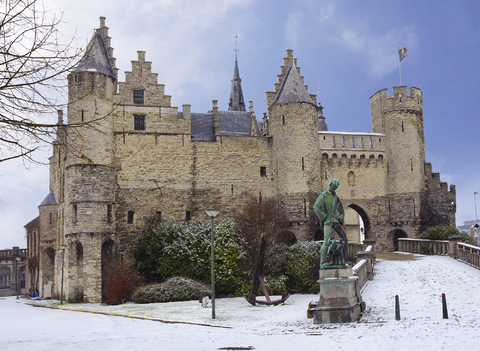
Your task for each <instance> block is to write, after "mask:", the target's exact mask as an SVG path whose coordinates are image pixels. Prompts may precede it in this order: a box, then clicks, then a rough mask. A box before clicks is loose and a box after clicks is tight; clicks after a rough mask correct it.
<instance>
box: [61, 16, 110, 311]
mask: <svg viewBox="0 0 480 351" xmlns="http://www.w3.org/2000/svg"><path fill="white" fill-rule="evenodd" d="M112 54H113V48H111V47H110V37H109V36H108V28H107V27H105V18H104V17H100V28H99V29H97V30H96V31H95V33H94V35H93V37H92V39H91V41H90V43H89V45H88V47H87V50H86V53H85V56H84V57H83V59H82V60H81V61H80V63H79V64H78V65H77V66H76V67H75V68H74V69H73V71H72V72H71V73H70V74H69V75H68V93H69V94H68V97H69V107H68V129H67V132H68V138H67V141H66V147H67V152H66V154H65V157H64V159H63V160H60V161H59V162H64V163H65V173H64V181H63V184H64V186H63V188H64V199H61V200H63V201H62V202H63V203H61V204H59V207H60V212H59V222H60V223H59V228H60V234H59V243H58V244H59V245H61V244H64V245H66V246H67V248H66V250H65V266H66V267H67V270H66V272H68V273H67V277H66V279H65V282H66V284H65V294H64V296H66V298H67V299H68V300H69V301H96V302H98V301H100V300H101V298H102V296H101V291H102V279H104V278H105V269H106V264H107V263H108V262H107V261H108V259H109V258H111V257H112V250H113V249H114V247H115V245H113V241H112V239H111V238H112V234H113V233H115V227H114V226H115V218H114V213H115V211H114V206H115V184H116V181H115V170H114V168H113V161H112V159H113V154H114V139H113V113H112V112H113V111H114V108H115V105H114V103H113V96H114V94H115V93H116V84H117V74H116V69H115V66H114V62H115V61H114V59H113V58H112ZM59 251H60V250H59ZM58 269H59V268H57V273H58ZM102 271H103V273H102ZM56 275H57V276H59V275H61V274H56ZM59 286H60V285H59V284H57V287H59Z"/></svg>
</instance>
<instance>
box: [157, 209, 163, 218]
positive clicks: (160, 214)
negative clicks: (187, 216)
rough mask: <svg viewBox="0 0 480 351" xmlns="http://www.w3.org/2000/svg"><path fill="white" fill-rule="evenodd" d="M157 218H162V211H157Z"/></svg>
mask: <svg viewBox="0 0 480 351" xmlns="http://www.w3.org/2000/svg"><path fill="white" fill-rule="evenodd" d="M157 219H162V211H157Z"/></svg>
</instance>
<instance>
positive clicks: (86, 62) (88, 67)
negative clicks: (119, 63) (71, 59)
mask: <svg viewBox="0 0 480 351" xmlns="http://www.w3.org/2000/svg"><path fill="white" fill-rule="evenodd" d="M72 71H73V72H100V73H103V74H106V75H107V76H110V77H112V78H114V79H116V76H115V72H114V70H113V67H112V63H111V62H110V57H109V55H108V51H107V47H106V46H105V42H104V41H103V36H102V35H101V34H99V33H95V34H94V35H93V37H92V40H90V43H88V46H87V50H86V52H85V55H84V56H83V58H82V60H81V61H80V62H79V63H78V64H77V66H76V67H75V68H74V69H73V70H72Z"/></svg>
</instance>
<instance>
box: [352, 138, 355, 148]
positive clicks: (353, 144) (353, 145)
mask: <svg viewBox="0 0 480 351" xmlns="http://www.w3.org/2000/svg"><path fill="white" fill-rule="evenodd" d="M352 147H355V143H354V142H353V138H352Z"/></svg>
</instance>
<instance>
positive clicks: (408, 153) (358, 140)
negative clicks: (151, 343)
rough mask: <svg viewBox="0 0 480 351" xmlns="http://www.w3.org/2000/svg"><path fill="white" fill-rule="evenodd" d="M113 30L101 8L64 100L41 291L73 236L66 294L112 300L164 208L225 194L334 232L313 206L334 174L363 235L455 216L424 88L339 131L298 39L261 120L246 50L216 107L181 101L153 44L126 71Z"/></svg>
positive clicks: (309, 236) (382, 238) (169, 213)
mask: <svg viewBox="0 0 480 351" xmlns="http://www.w3.org/2000/svg"><path fill="white" fill-rule="evenodd" d="M110 41H111V38H110V37H109V36H108V28H107V27H106V26H105V18H103V17H102V18H101V19H100V28H99V29H97V30H96V33H95V34H94V36H93V38H92V40H91V42H90V44H89V47H88V51H87V54H86V55H85V57H84V59H83V60H82V61H81V63H80V64H79V65H78V66H77V67H76V68H75V69H74V70H73V71H72V72H71V73H70V74H69V76H68V87H69V107H68V123H65V124H64V120H63V115H62V113H59V122H58V123H59V128H58V135H57V141H56V142H55V144H54V150H53V155H52V157H51V158H50V189H51V192H50V194H48V196H47V197H46V199H45V200H44V201H43V202H42V204H41V205H40V206H39V212H40V228H41V237H40V241H39V256H40V257H39V260H40V262H44V265H43V266H42V263H40V275H39V287H40V294H41V295H42V287H44V286H45V285H46V284H47V282H53V283H52V284H53V287H52V288H53V290H52V292H53V295H54V296H58V295H59V287H60V279H61V256H62V255H61V252H62V250H60V245H66V249H65V272H66V273H65V284H64V287H65V296H66V297H67V299H68V300H70V301H100V300H101V299H102V289H103V287H104V284H103V282H104V278H105V275H106V272H105V267H106V265H107V264H108V262H109V261H111V260H112V259H113V258H114V257H115V256H118V255H124V256H125V255H128V249H129V247H130V245H131V243H132V242H133V241H134V240H135V238H136V236H137V235H138V233H139V228H140V226H141V224H142V221H141V219H142V218H143V217H144V216H147V215H149V214H151V213H152V212H154V213H155V212H156V213H158V214H160V215H161V216H162V218H164V219H167V220H170V219H172V220H186V221H188V220H194V221H196V220H205V219H206V215H205V213H204V210H205V209H207V208H218V209H222V212H221V213H220V215H219V217H220V218H225V217H231V216H232V215H233V214H234V213H235V211H236V210H237V209H239V208H241V207H242V205H243V204H245V203H246V202H247V201H249V200H250V199H251V198H252V197H253V198H258V199H261V198H262V197H275V198H277V199H278V200H279V201H282V202H283V203H284V204H285V206H286V208H287V211H288V220H289V222H290V226H289V227H288V228H285V229H283V230H285V231H288V232H290V233H291V234H293V235H294V236H295V237H296V238H297V240H315V239H321V238H322V235H323V234H322V231H321V228H320V223H319V221H318V219H317V218H316V216H315V214H314V212H313V209H312V206H313V204H314V202H315V200H316V198H317V196H318V195H319V194H320V193H321V192H322V191H323V190H325V189H326V187H327V184H328V181H329V180H330V179H331V178H334V177H335V178H338V179H339V180H340V188H339V189H338V194H339V196H340V197H341V198H342V202H343V205H344V207H345V208H346V209H347V210H348V211H349V213H350V214H349V215H348V218H351V222H350V223H346V226H347V227H348V228H347V229H348V233H349V234H348V235H349V239H350V240H351V241H357V242H358V241H360V240H361V238H360V235H359V233H360V230H359V229H360V226H361V227H362V230H363V232H364V236H365V237H366V238H375V239H377V243H378V249H379V250H393V249H395V248H396V245H397V239H398V238H400V237H415V236H416V235H417V234H419V233H420V232H421V230H423V229H424V228H426V227H427V226H430V225H437V224H452V225H453V224H454V223H455V209H456V205H455V201H456V198H455V186H454V185H451V186H450V189H449V188H448V185H447V184H446V183H443V182H440V177H439V174H438V173H432V166H431V165H430V164H429V163H426V160H425V141H424V131H423V106H422V92H421V91H420V89H418V88H414V87H412V88H410V89H409V90H408V89H407V87H405V86H400V87H394V88H393V96H389V94H388V90H387V89H384V90H380V91H378V92H377V93H375V94H374V95H373V96H372V97H371V98H370V104H371V111H372V112H371V119H372V133H343V132H332V131H328V130H327V129H328V128H327V121H326V118H325V117H324V116H323V113H322V109H323V107H322V106H321V105H320V104H317V102H316V96H315V95H314V94H309V93H308V91H307V88H306V87H305V85H304V83H303V77H302V76H301V75H300V68H299V67H298V65H297V59H296V58H294V57H293V51H292V50H287V55H286V57H285V58H284V59H283V65H282V66H281V67H280V74H279V75H278V76H277V78H278V81H277V82H276V83H275V84H274V91H271V92H267V93H266V98H267V106H268V112H267V113H265V114H264V116H263V120H262V123H260V125H259V123H258V122H257V119H256V116H255V114H254V112H253V107H252V103H250V107H249V109H248V111H247V109H246V106H245V102H244V101H243V93H242V88H241V80H240V75H239V70H238V62H237V60H236V61H235V66H234V76H233V80H232V89H231V96H230V100H229V106H228V109H227V110H226V111H222V110H220V109H219V107H218V106H217V102H216V101H213V102H212V110H211V111H207V112H206V113H195V112H191V111H190V105H183V106H182V108H181V109H180V110H179V108H178V107H174V106H171V97H170V96H168V95H165V92H164V85H163V84H158V82H157V74H156V73H152V72H151V62H149V61H146V59H145V52H143V51H138V58H137V60H135V61H132V70H131V71H130V72H125V81H124V82H119V81H118V72H117V69H116V68H115V59H114V57H113V48H112V47H111V45H110ZM89 122H91V123H89ZM352 228H353V229H352Z"/></svg>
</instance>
